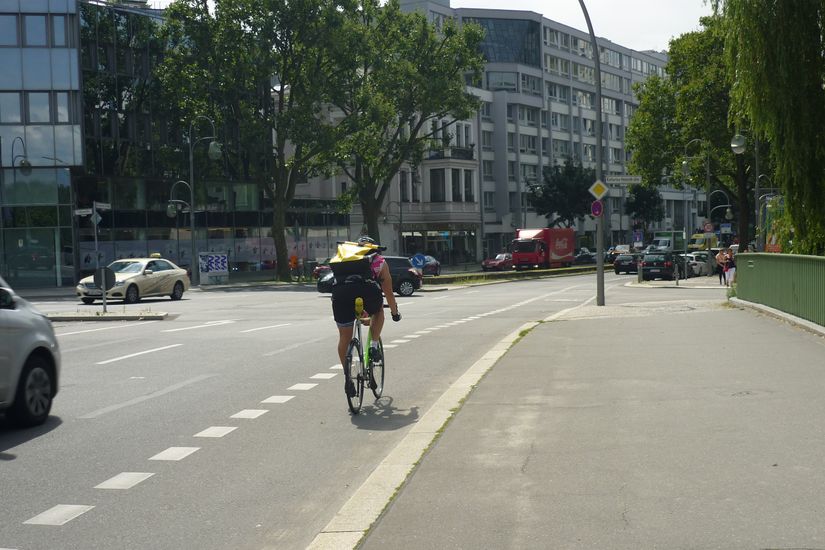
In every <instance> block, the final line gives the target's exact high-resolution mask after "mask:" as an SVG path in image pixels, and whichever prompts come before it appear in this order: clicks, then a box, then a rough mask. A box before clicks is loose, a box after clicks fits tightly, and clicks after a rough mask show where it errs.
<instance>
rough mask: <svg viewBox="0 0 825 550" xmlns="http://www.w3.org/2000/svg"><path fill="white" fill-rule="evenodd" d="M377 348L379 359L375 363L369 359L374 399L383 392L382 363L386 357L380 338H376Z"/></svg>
mask: <svg viewBox="0 0 825 550" xmlns="http://www.w3.org/2000/svg"><path fill="white" fill-rule="evenodd" d="M378 348H379V349H380V350H381V357H382V359H381V361H380V362H378V363H375V362H373V361H372V360H370V388H372V394H373V395H374V396H375V398H376V399H378V398H379V397H381V394H383V393H384V364H385V362H386V361H387V358H386V357H384V344H383V343H382V342H381V339H380V338H379V339H378Z"/></svg>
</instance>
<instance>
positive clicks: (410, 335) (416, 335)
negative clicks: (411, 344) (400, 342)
mask: <svg viewBox="0 0 825 550" xmlns="http://www.w3.org/2000/svg"><path fill="white" fill-rule="evenodd" d="M404 338H421V335H420V334H408V335H406V336H405V337H404Z"/></svg>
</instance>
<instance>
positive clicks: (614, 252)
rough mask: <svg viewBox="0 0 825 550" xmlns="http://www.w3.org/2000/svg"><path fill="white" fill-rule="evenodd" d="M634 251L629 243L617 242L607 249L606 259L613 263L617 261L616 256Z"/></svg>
mask: <svg viewBox="0 0 825 550" xmlns="http://www.w3.org/2000/svg"><path fill="white" fill-rule="evenodd" d="M632 252H633V250H632V249H631V248H630V245H629V244H617V245H616V246H611V247H610V248H608V249H607V254H606V255H605V261H606V262H607V263H610V264H612V263H613V262H615V261H616V258H618V257H619V256H621V255H622V254H631V253H632Z"/></svg>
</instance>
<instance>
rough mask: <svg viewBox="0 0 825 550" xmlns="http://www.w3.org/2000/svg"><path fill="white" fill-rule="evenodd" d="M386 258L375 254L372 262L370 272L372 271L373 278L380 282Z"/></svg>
mask: <svg viewBox="0 0 825 550" xmlns="http://www.w3.org/2000/svg"><path fill="white" fill-rule="evenodd" d="M384 262H385V260H384V257H383V256H382V255H381V254H375V255H374V256H373V258H372V261H371V262H370V271H372V278H373V279H375V280H376V281H377V280H378V275H379V274H380V273H381V268H382V267H383V266H384Z"/></svg>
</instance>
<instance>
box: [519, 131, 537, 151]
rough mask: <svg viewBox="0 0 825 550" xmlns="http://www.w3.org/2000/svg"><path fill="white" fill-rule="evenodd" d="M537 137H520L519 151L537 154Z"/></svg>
mask: <svg viewBox="0 0 825 550" xmlns="http://www.w3.org/2000/svg"><path fill="white" fill-rule="evenodd" d="M536 141H537V140H536V136H528V135H524V134H522V135H520V136H519V151H520V152H522V153H528V154H531V155H535V154H536Z"/></svg>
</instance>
